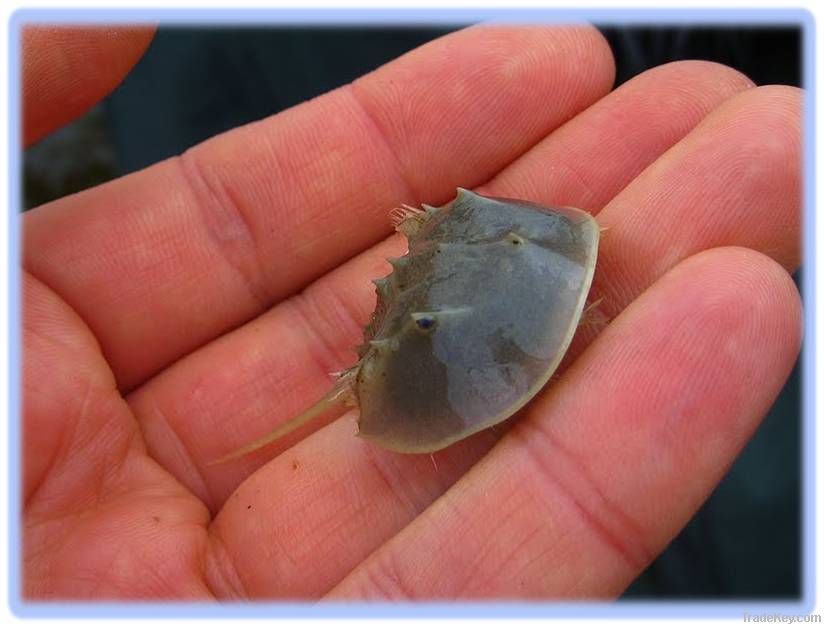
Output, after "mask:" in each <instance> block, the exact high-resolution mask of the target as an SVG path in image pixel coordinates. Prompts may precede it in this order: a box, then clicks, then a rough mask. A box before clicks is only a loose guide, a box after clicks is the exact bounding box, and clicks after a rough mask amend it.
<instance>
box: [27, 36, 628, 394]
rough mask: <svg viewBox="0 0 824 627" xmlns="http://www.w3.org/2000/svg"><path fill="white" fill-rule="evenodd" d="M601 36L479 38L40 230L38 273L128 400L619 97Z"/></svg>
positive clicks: (101, 192)
mask: <svg viewBox="0 0 824 627" xmlns="http://www.w3.org/2000/svg"><path fill="white" fill-rule="evenodd" d="M612 79H613V62H612V56H611V53H610V51H609V47H608V45H607V44H606V42H605V41H604V39H603V37H602V36H601V35H600V34H599V33H598V32H597V31H596V30H595V29H592V28H584V27H574V28H573V27H569V28H537V27H530V28H513V27H491V26H484V27H480V28H470V29H466V30H464V31H459V32H457V33H453V34H451V35H448V36H446V37H444V38H441V39H439V40H435V41H433V42H430V43H429V44H427V45H425V46H422V47H421V48H419V49H417V50H415V51H413V52H411V53H410V54H408V55H405V56H404V57H401V58H399V59H397V60H395V61H393V62H391V63H389V64H388V65H386V66H385V67H383V68H380V69H378V70H377V71H375V72H373V73H371V74H369V75H367V76H365V77H364V78H362V79H360V80H358V81H356V82H355V83H354V84H352V85H349V86H346V87H343V88H340V89H337V90H335V91H333V92H330V93H329V94H326V95H324V96H322V97H320V98H316V99H315V100H312V101H310V102H308V103H305V104H303V105H300V106H299V107H296V108H293V109H290V110H288V111H285V112H283V113H281V114H278V115H276V116H274V117H272V118H269V119H266V120H264V121H261V122H258V123H255V124H251V125H249V126H246V127H244V128H241V129H238V130H235V131H231V132H229V133H227V134H224V135H222V136H219V137H217V138H215V139H213V140H211V141H208V142H206V143H205V144H203V145H201V146H199V147H197V148H195V149H194V150H192V151H190V152H189V153H187V154H186V155H184V156H183V157H182V158H180V159H175V160H170V161H167V162H164V163H161V164H158V165H157V166H154V167H152V168H149V169H147V170H144V171H143V172H140V173H137V174H135V175H132V176H129V177H125V178H123V179H121V180H119V181H116V182H114V183H111V184H108V185H105V186H102V187H100V188H97V189H94V190H89V191H88V192H85V193H81V194H77V195H75V196H72V197H69V198H65V199H62V200H60V201H57V202H55V203H52V204H50V205H48V206H44V207H42V208H40V209H37V210H35V211H34V212H33V213H30V215H27V216H26V224H25V244H26V246H25V261H26V266H27V269H28V270H29V271H30V272H31V273H32V274H34V275H35V276H37V277H38V278H39V279H41V280H42V281H43V282H44V283H46V284H47V285H49V286H50V287H51V288H52V289H54V290H55V291H57V292H58V294H60V295H61V296H62V297H63V298H64V299H65V300H66V301H67V302H68V303H69V304H70V305H71V306H73V307H74V308H75V309H76V310H77V311H78V313H79V314H80V315H81V316H82V317H83V318H84V320H85V321H86V322H87V324H88V325H89V326H90V328H91V329H92V331H93V332H94V333H95V335H96V336H97V338H98V340H99V341H100V343H101V346H102V348H103V351H104V354H105V355H106V356H107V359H108V360H109V362H110V364H111V365H112V368H113V370H114V372H115V375H116V377H117V379H118V382H119V385H120V387H121V388H122V389H129V388H132V387H134V386H135V385H136V384H138V383H139V382H141V381H143V380H145V379H146V378H147V377H148V376H150V375H151V374H153V373H154V372H156V371H157V370H158V369H160V368H162V367H164V366H166V365H167V364H169V363H170V362H172V361H173V360H175V359H177V358H179V357H181V356H183V355H185V354H186V353H188V352H189V351H191V350H193V349H195V348H197V347H198V346H200V345H202V344H203V343H205V342H207V341H208V340H210V339H212V338H214V337H216V336H219V335H220V334H222V333H224V332H225V331H227V330H228V329H231V328H234V327H236V326H237V325H238V324H240V323H242V322H244V321H246V320H249V319H250V318H252V317H254V316H255V315H258V314H259V313H261V312H262V311H264V310H265V309H267V308H268V307H269V306H271V305H272V304H273V303H274V302H276V301H278V300H279V299H281V298H283V297H284V296H287V295H290V294H292V293H294V292H295V291H297V290H299V289H301V288H302V287H303V286H304V285H305V284H306V283H308V282H309V281H310V280H312V279H313V278H316V277H317V276H319V275H321V274H322V273H324V272H325V271H327V270H329V269H331V268H333V267H335V266H336V265H338V264H339V263H341V262H342V261H344V260H346V259H348V258H350V257H351V256H353V255H354V254H356V253H357V252H359V251H361V250H363V249H364V248H366V247H367V246H369V245H371V244H372V243H375V242H376V241H378V240H379V239H381V237H382V236H384V235H386V234H387V232H388V230H389V224H388V219H387V213H388V210H389V209H391V208H392V207H393V206H397V204H399V203H401V202H408V203H413V204H417V203H419V202H420V201H421V200H423V201H426V202H431V203H438V202H443V201H445V200H446V199H447V197H449V196H450V195H451V194H453V193H454V188H455V187H456V186H458V185H461V186H466V187H471V186H474V185H478V184H480V183H482V182H484V181H486V180H487V179H489V178H490V177H491V176H493V175H494V174H495V173H496V172H497V171H498V170H500V169H501V168H503V167H504V166H505V165H507V164H508V163H509V162H511V161H512V160H514V159H515V158H516V157H518V156H519V155H520V154H521V153H523V152H524V151H526V150H527V149H528V148H530V147H531V146H532V145H533V144H535V143H537V142H538V141H540V140H541V139H542V138H543V137H544V136H545V135H546V134H548V133H549V132H550V131H552V130H553V129H554V128H555V127H557V126H559V125H560V124H562V123H563V122H564V121H566V120H567V119H569V118H570V117H572V116H573V115H575V114H576V113H577V112H578V111H580V110H581V109H583V108H585V107H586V106H588V105H589V104H590V103H592V102H593V101H595V100H597V99H598V98H599V97H600V96H602V95H603V94H604V93H606V92H607V91H608V90H609V88H610V86H611V84H612Z"/></svg>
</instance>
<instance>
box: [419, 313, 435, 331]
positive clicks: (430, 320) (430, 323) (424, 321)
mask: <svg viewBox="0 0 824 627" xmlns="http://www.w3.org/2000/svg"><path fill="white" fill-rule="evenodd" d="M436 322H437V321H436V320H435V318H434V317H433V316H416V317H415V325H416V326H417V327H418V328H419V329H420V330H421V331H431V330H432V329H433V328H435V324H436Z"/></svg>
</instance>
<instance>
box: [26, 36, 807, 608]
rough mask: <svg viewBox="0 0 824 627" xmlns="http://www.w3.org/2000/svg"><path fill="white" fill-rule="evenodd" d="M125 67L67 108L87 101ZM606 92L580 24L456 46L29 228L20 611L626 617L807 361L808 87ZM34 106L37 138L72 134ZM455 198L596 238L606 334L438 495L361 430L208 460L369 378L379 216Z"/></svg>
mask: <svg viewBox="0 0 824 627" xmlns="http://www.w3.org/2000/svg"><path fill="white" fill-rule="evenodd" d="M72 37H77V38H78V41H79V40H80V39H83V38H88V34H87V33H85V32H84V31H78V32H76V33H75V34H73V35H72ZM32 41H33V40H28V41H24V51H23V55H24V56H23V58H24V65H25V67H26V68H27V69H26V71H27V72H28V71H29V70H28V68H29V67H32V68H34V67H40V68H41V70H37V72H42V67H43V64H42V63H41V64H40V65H34V66H31V65H29V60H30V59H32V58H33V55H40V58H41V59H42V58H44V57H43V55H46V57H48V55H51V54H60V52H58V51H56V50H57V49H56V48H55V47H54V46H47V45H45V43H44V42H46V43H48V42H49V41H50V40H49V38H48V37H46V36H44V38H42V39H40V40H39V42H40V43H38V44H37V48H36V49H35V48H33V47H32V46H33V45H34V44H32V43H31V42H32ZM34 41H37V40H34ZM84 41H89V40H88V39H85V40H84ZM87 49H88V48H87ZM92 49H94V48H93V46H92ZM108 54H113V51H112V50H111V49H109V50H108ZM124 54H130V53H128V52H124ZM46 65H48V64H46ZM125 65H126V64H124V65H123V66H120V67H119V68H118V67H114V65H112V66H109V69H108V70H106V72H110V73H108V74H106V75H105V76H103V75H100V76H98V78H97V79H95V81H98V82H94V83H93V84H90V83H89V82H88V81H84V82H83V83H79V84H78V88H79V89H83V90H87V91H86V94H87V97H88V101H89V102H90V101H92V100H94V98H95V97H99V96H100V95H102V94H103V93H104V92H105V91H106V89H108V87H106V86H107V85H111V84H113V83H116V82H117V80H118V79H119V78H120V75H121V74H122V72H123V71H125ZM32 71H35V70H32ZM104 73H105V72H104ZM479 75H482V76H483V77H484V80H482V81H481V80H477V77H478V76H479ZM39 79H42V81H44V82H43V83H42V84H41V87H40V88H41V89H43V90H45V91H47V92H48V93H55V94H59V93H60V90H59V89H58V88H59V84H57V83H56V82H55V81H58V82H59V79H58V78H55V76H54V75H53V74H50V73H48V72H46V73H43V74H41V75H29V76H27V77H26V81H27V82H28V81H36V80H39ZM612 79H613V61H612V59H611V56H610V52H609V49H608V47H607V45H606V43H605V42H604V41H603V39H602V38H601V37H600V35H598V34H597V33H596V32H595V31H594V30H592V29H589V28H574V29H568V28H563V29H558V28H548V27H547V28H543V27H534V28H490V27H487V28H470V29H467V30H464V31H461V32H458V33H455V34H452V35H449V36H447V37H445V38H443V39H440V40H438V41H435V42H432V43H430V44H427V45H425V46H423V47H422V48H420V49H418V50H416V51H414V52H412V53H410V54H408V55H406V56H404V57H402V58H400V59H398V60H395V61H393V62H392V63H390V64H388V65H387V66H384V67H383V68H381V69H379V70H377V71H376V72H374V73H372V74H370V75H367V76H366V77H364V78H362V79H360V80H359V81H356V82H355V83H354V84H353V85H350V86H347V87H344V88H341V89H339V90H336V91H334V92H332V93H330V94H328V95H325V96H323V97H321V98H318V99H315V100H313V101H311V102H309V103H306V104H303V105H300V106H298V107H295V108H293V109H290V110H288V111H285V112H283V113H281V114H279V115H277V116H274V117H271V118H268V119H266V120H262V121H260V122H257V123H254V124H251V125H249V126H247V127H244V128H240V129H236V130H233V131H230V132H228V133H226V134H223V135H221V136H219V137H216V138H214V139H212V140H210V141H208V142H206V143H204V144H202V145H200V146H198V147H196V148H194V149H193V150H191V151H189V152H187V153H186V154H185V155H183V156H182V157H180V158H176V159H172V160H169V161H165V162H163V163H160V164H157V165H156V166H153V167H151V168H148V169H146V170H144V171H142V172H139V173H137V174H134V175H131V176H129V177H125V178H123V179H120V180H118V181H115V182H112V183H109V184H106V185H103V186H101V187H99V188H96V189H92V190H89V191H86V192H83V193H80V194H75V195H73V196H70V197H67V198H63V199H60V200H58V201H56V202H53V203H50V204H48V205H46V206H43V207H40V208H38V209H36V210H34V211H32V212H29V213H28V214H27V215H26V216H25V217H24V225H23V228H24V259H23V266H24V276H23V285H24V292H23V297H24V329H23V341H24V350H25V353H24V354H25V359H24V364H23V367H24V372H23V378H24V397H23V398H24V415H23V435H24V441H23V447H24V455H23V494H24V499H25V501H24V503H23V516H24V526H23V530H24V531H23V533H24V537H23V555H24V564H23V567H24V571H23V572H24V591H25V595H26V596H27V597H28V598H95V599H100V598H121V599H125V598H130V599H136V598H139V599H170V598H174V599H213V598H216V599H229V598H251V599H260V598H301V599H319V598H331V599H337V600H342V599H364V598H370V599H422V598H432V597H439V598H448V599H454V598H511V597H519V598H520V597H525V598H559V597H560V598H582V597H598V598H611V597H614V596H616V595H618V594H619V593H620V592H621V591H622V590H623V589H624V588H625V587H626V586H627V585H628V584H629V583H630V582H631V581H632V579H633V578H634V577H636V576H637V575H638V574H639V573H640V572H641V570H642V569H643V568H644V567H645V565H646V564H648V563H649V561H650V560H652V559H653V558H654V556H655V555H656V554H658V553H659V552H660V551H661V550H663V548H664V547H665V546H666V545H667V543H668V542H669V541H670V540H671V539H672V538H673V536H674V535H675V534H676V533H677V532H678V530H679V529H681V527H682V526H683V525H684V524H685V523H686V522H687V521H688V520H689V518H690V517H691V516H692V515H693V514H694V513H695V511H696V510H697V508H698V507H699V506H700V505H701V503H702V502H703V500H704V499H705V498H706V497H707V496H708V495H709V493H710V492H711V490H712V489H713V488H714V486H715V485H716V484H717V483H718V481H719V480H720V478H721V477H722V476H723V474H724V472H725V470H726V469H727V468H728V467H729V465H730V464H731V463H732V461H733V459H734V458H735V456H736V454H737V453H738V452H739V451H740V450H741V448H742V446H743V445H744V444H745V443H746V441H747V439H748V438H749V437H750V435H751V434H752V432H753V431H754V429H755V428H756V427H757V426H758V424H759V421H760V420H761V418H762V417H763V415H764V413H765V412H766V410H767V409H768V408H769V406H770V404H771V402H772V401H773V399H774V398H775V396H776V394H777V393H778V391H779V390H780V388H781V386H782V384H783V382H784V381H785V379H786V377H787V375H788V373H789V371H790V368H791V366H792V364H793V362H794V360H795V358H796V356H797V354H798V348H799V344H800V339H801V338H800V336H801V324H800V317H801V308H800V302H799V296H798V293H797V291H796V289H795V287H794V285H793V283H792V282H791V280H790V277H789V275H788V274H787V271H792V270H794V269H795V268H796V267H797V265H798V262H799V228H800V158H801V152H800V136H801V133H800V104H801V93H800V92H799V91H797V90H795V89H792V88H788V87H759V88H754V87H753V86H752V84H751V83H750V82H749V81H748V80H747V79H746V78H745V77H743V76H741V75H740V74H738V73H736V72H734V71H733V70H730V69H728V68H725V67H721V66H718V65H714V64H710V63H703V62H684V63H676V64H670V65H666V66H663V67H659V68H655V69H652V70H650V71H648V72H646V73H644V74H642V75H641V76H639V77H637V78H636V79H634V80H633V81H631V82H629V83H627V84H626V85H624V86H622V87H621V88H620V89H618V90H616V91H615V92H612V93H610V89H611V84H612ZM489 94H495V97H494V98H489V97H487V96H488V95H489ZM41 102H42V100H40V99H35V100H31V101H30V100H28V99H27V100H26V107H27V112H26V124H27V125H28V124H29V120H34V119H39V118H38V116H44V117H46V118H48V119H49V120H50V121H51V123H52V125H56V124H59V123H62V122H64V121H65V119H63V118H61V117H56V116H55V114H54V111H53V110H52V112H51V113H50V112H49V110H48V108H47V109H42V108H41ZM467 107H471V110H472V115H466V110H467ZM40 119H42V118H40ZM329 119H336V120H339V121H340V123H339V124H337V125H335V126H334V127H332V126H330V125H329V124H328V120H329ZM38 133H39V131H38V132H35V131H34V130H31V129H29V128H28V127H27V129H26V136H27V137H33V136H36V135H37V134H38ZM458 185H460V186H463V187H469V188H472V187H474V188H476V189H477V190H478V191H480V192H481V193H484V194H488V195H493V196H502V197H510V198H511V197H515V198H529V199H530V200H533V201H535V202H539V203H545V204H553V205H570V206H578V207H582V208H584V209H587V210H589V211H591V212H593V213H596V214H597V215H598V221H599V223H600V224H601V225H602V226H605V227H608V229H609V230H608V231H606V232H605V234H604V236H603V238H602V241H601V246H600V253H599V265H598V271H597V273H596V278H595V282H594V286H593V291H592V294H591V297H592V298H596V299H597V298H599V297H603V298H604V301H603V305H602V308H603V309H604V311H605V313H606V314H607V315H608V316H609V317H610V318H612V321H611V323H610V324H609V325H608V326H607V327H606V328H605V329H603V330H600V332H599V329H597V328H592V329H589V330H588V332H582V333H580V334H578V335H577V336H576V339H575V341H574V342H573V345H572V347H571V349H570V353H569V354H568V356H567V359H566V360H565V363H564V364H562V369H563V372H562V375H561V377H560V379H559V380H558V381H557V382H556V383H555V384H554V385H552V386H550V387H549V388H548V390H547V391H546V392H545V393H542V394H540V395H539V396H538V397H537V398H536V400H535V402H534V403H532V404H531V405H530V406H529V408H528V409H527V410H526V411H525V412H524V414H523V416H522V417H521V418H520V420H519V421H518V422H517V424H516V425H515V426H513V427H512V428H511V429H509V430H508V432H504V430H496V431H492V430H487V431H484V432H481V433H479V434H477V435H476V436H474V437H472V438H469V439H468V440H465V441H463V442H461V443H459V444H457V445H455V446H453V447H450V448H449V449H447V450H445V451H442V452H439V453H437V454H436V456H435V459H436V465H437V468H436V467H435V465H433V464H432V461H431V460H430V459H429V457H428V456H414V455H413V456H408V455H398V454H395V453H391V452H387V451H383V450H380V449H378V448H376V447H373V446H371V445H369V444H368V443H367V442H365V441H364V440H362V439H359V438H355V437H352V434H353V432H354V416H353V415H346V416H345V417H343V418H342V419H340V420H336V421H334V422H329V424H327V425H325V426H324V425H313V426H312V427H311V428H310V427H307V428H305V429H301V430H299V431H296V432H294V433H293V434H291V435H290V437H289V438H287V439H286V440H285V441H284V442H281V443H279V444H278V445H277V446H273V447H270V448H268V449H266V450H265V451H260V452H258V453H256V454H253V455H250V456H248V457H245V458H243V459H238V460H235V461H232V462H229V463H227V464H225V465H223V466H221V467H210V466H208V462H209V461H211V460H214V459H215V458H216V457H217V456H218V455H219V454H220V453H221V452H225V451H226V450H227V449H231V448H233V447H235V446H239V445H240V444H242V443H243V442H245V441H249V440H250V439H252V438H253V437H254V436H255V435H256V434H259V433H264V432H266V431H267V430H269V429H271V428H272V426H273V424H276V423H278V422H282V421H285V420H286V419H288V417H290V416H293V415H295V414H296V413H297V412H299V411H300V410H301V409H302V408H305V407H307V406H308V405H310V404H311V403H312V402H313V401H315V400H317V398H320V397H321V396H322V395H323V394H324V393H325V392H326V391H327V390H328V387H329V384H330V378H329V376H328V372H330V371H334V370H340V369H342V368H345V367H347V366H348V365H350V364H351V363H352V362H353V361H354V358H355V355H354V353H353V352H352V347H353V346H355V345H356V344H357V342H358V341H359V339H360V338H359V335H360V331H361V327H362V325H363V324H364V323H366V322H367V320H368V318H369V314H370V313H371V309H372V307H373V306H374V287H373V285H372V284H371V283H370V282H369V279H370V278H374V277H376V276H382V275H385V274H387V273H388V267H387V266H386V262H385V258H386V257H387V256H394V255H397V254H399V253H400V252H401V251H402V248H403V242H402V241H401V240H400V238H399V237H398V236H394V237H389V238H388V239H384V238H385V237H386V236H387V235H388V234H389V233H388V230H389V227H388V225H387V221H386V212H387V208H389V207H393V206H396V205H398V204H399V203H401V202H405V203H407V204H410V205H417V204H419V203H420V202H421V201H423V202H427V203H430V204H436V205H437V204H442V203H443V202H446V201H447V200H449V198H450V197H451V195H452V194H453V193H454V188H455V187H456V186H458ZM582 331H586V330H585V329H582ZM287 447H290V448H287Z"/></svg>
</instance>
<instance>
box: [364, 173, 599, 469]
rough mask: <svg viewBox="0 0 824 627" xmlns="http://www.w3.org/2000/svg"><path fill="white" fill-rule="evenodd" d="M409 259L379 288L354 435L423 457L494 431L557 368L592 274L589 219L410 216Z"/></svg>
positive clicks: (454, 211)
mask: <svg viewBox="0 0 824 627" xmlns="http://www.w3.org/2000/svg"><path fill="white" fill-rule="evenodd" d="M400 218H401V220H400V224H399V226H398V229H399V230H400V231H402V232H404V233H405V234H406V235H407V237H408V239H409V253H408V254H407V255H406V256H404V257H400V258H398V259H392V260H390V263H391V264H392V266H393V271H392V274H390V275H389V276H388V277H385V278H383V279H378V280H377V281H375V284H376V289H377V293H378V303H377V307H376V309H375V313H374V314H373V316H372V320H371V322H370V324H369V325H368V326H367V327H366V329H365V331H364V337H365V340H366V341H365V343H364V344H363V345H362V346H361V348H360V349H359V353H360V357H361V359H360V361H359V362H358V365H357V366H356V368H357V373H356V376H355V382H354V392H355V396H356V399H357V402H358V405H359V407H360V420H359V422H358V426H359V435H361V436H362V437H365V438H368V439H370V440H372V441H374V442H375V443H377V444H379V445H381V446H383V447H384V448H388V449H391V450H395V451H400V452H406V453H425V452H432V451H436V450H439V449H442V448H444V447H446V446H448V445H450V444H452V443H453V442H456V441H457V440H461V439H463V438H465V437H467V436H469V435H472V434H473V433H476V432H478V431H481V430H482V429H485V428H487V427H490V426H492V425H494V424H497V423H499V422H501V421H503V420H505V419H506V418H508V417H510V416H511V415H512V414H514V413H515V412H516V411H518V410H519V409H520V408H521V407H523V405H524V404H526V403H527V402H528V401H529V400H530V399H531V398H532V397H533V396H535V394H537V392H538V391H539V390H540V389H541V388H542V387H543V386H544V385H545V384H546V382H547V381H548V380H549V378H550V376H552V373H553V372H554V371H555V369H556V368H557V367H558V364H559V363H560V361H561V359H562V357H563V356H564V353H565V352H566V350H567V348H568V347H569V344H570V342H571V340H572V337H573V335H574V334H575V330H576V328H577V326H578V322H579V320H580V318H581V314H582V311H583V309H584V304H585V302H586V297H587V294H588V292H589V288H590V285H591V283H592V276H593V273H594V271H595V261H596V257H597V252H598V239H599V234H600V231H599V228H598V224H597V222H596V221H595V219H594V218H593V217H592V216H591V215H590V214H588V213H586V212H585V211H581V210H578V209H573V208H566V207H565V208H549V207H540V206H538V205H535V204H532V203H529V202H526V201H522V200H510V199H503V198H489V197H485V196H481V195H479V194H475V193H473V192H470V191H467V190H464V189H459V190H458V195H457V197H456V198H455V200H453V201H452V202H450V203H448V204H446V205H445V206H443V207H440V208H433V207H426V209H425V210H416V209H411V208H407V211H405V212H402V214H401V216H400Z"/></svg>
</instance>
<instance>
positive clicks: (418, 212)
mask: <svg viewBox="0 0 824 627" xmlns="http://www.w3.org/2000/svg"><path fill="white" fill-rule="evenodd" d="M432 213H433V212H432V211H431V209H430V208H429V207H427V208H425V209H418V208H417V207H412V206H410V205H401V206H400V207H395V208H394V209H392V211H390V212H389V217H390V218H391V220H392V226H394V227H395V230H396V231H399V232H401V233H403V234H404V235H406V236H411V235H415V233H417V232H418V231H419V230H420V228H421V227H422V226H423V225H424V224H425V223H426V221H427V220H428V219H429V218H430V217H431V216H432Z"/></svg>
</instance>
